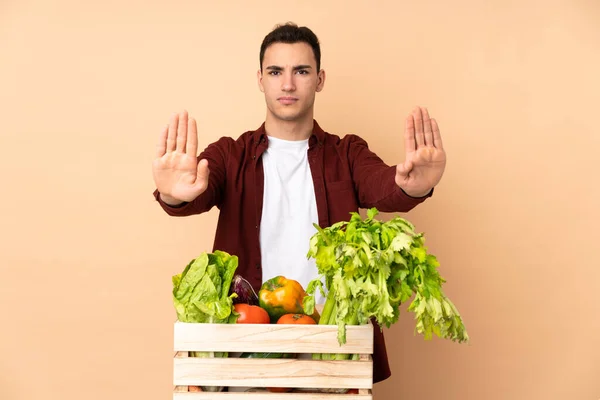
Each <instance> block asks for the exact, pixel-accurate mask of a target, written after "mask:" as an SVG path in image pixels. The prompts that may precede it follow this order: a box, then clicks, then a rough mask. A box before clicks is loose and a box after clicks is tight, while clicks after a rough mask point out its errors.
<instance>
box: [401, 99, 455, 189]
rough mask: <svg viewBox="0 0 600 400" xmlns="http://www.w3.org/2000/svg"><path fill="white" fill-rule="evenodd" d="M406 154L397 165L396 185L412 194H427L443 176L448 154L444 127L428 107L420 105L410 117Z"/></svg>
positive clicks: (407, 125)
mask: <svg viewBox="0 0 600 400" xmlns="http://www.w3.org/2000/svg"><path fill="white" fill-rule="evenodd" d="M404 142H405V146H406V157H405V160H404V162H403V163H401V164H398V165H397V166H396V184H397V185H398V186H400V188H402V190H404V192H406V194H408V195H409V196H412V197H422V196H425V195H427V194H428V193H429V192H430V191H431V189H433V187H434V186H435V185H437V184H438V182H439V181H440V180H441V179H442V175H443V174H444V169H445V168H446V153H445V152H444V147H443V146H442V137H441V136H440V129H439V127H438V124H437V122H436V121H435V119H431V118H430V117H429V113H428V111H427V108H421V107H416V108H415V109H414V110H413V112H412V114H410V115H409V116H408V118H406V129H405V131H404Z"/></svg>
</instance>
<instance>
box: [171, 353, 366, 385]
mask: <svg viewBox="0 0 600 400" xmlns="http://www.w3.org/2000/svg"><path fill="white" fill-rule="evenodd" d="M173 363H174V365H173V384H175V385H181V386H187V385H197V386H236V387H240V386H242V387H244V386H245V387H255V386H257V387H293V388H358V389H370V388H372V387H373V362H372V361H358V360H354V361H324V360H319V361H315V360H299V359H274V358H272V359H257V358H253V359H246V358H197V357H184V358H178V357H176V358H174V359H173Z"/></svg>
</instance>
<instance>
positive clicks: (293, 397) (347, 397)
mask: <svg viewBox="0 0 600 400" xmlns="http://www.w3.org/2000/svg"><path fill="white" fill-rule="evenodd" d="M209 399H212V400H262V399H268V400H274V399H278V400H372V399H373V395H372V394H324V393H264V392H257V393H254V392H236V393H231V392H225V393H208V392H201V393H173V400H209Z"/></svg>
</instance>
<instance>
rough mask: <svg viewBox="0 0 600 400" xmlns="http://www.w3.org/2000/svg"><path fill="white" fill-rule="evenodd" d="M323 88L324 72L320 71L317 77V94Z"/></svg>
mask: <svg viewBox="0 0 600 400" xmlns="http://www.w3.org/2000/svg"><path fill="white" fill-rule="evenodd" d="M323 86H325V70H324V69H321V70H320V71H319V74H318V75H317V92H320V91H321V90H323Z"/></svg>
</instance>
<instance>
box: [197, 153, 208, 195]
mask: <svg viewBox="0 0 600 400" xmlns="http://www.w3.org/2000/svg"><path fill="white" fill-rule="evenodd" d="M209 174H210V170H209V169H208V161H207V160H205V159H202V160H200V162H199V163H198V168H197V171H196V184H197V185H200V186H201V187H202V189H203V190H204V189H206V187H208V175H209Z"/></svg>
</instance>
